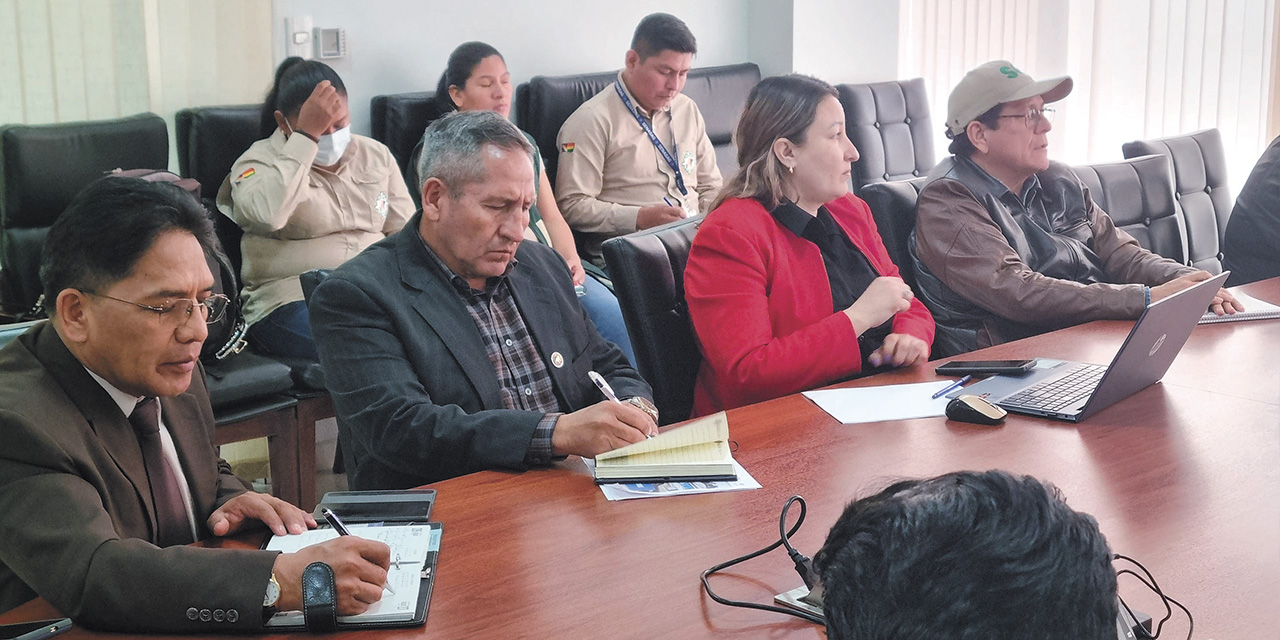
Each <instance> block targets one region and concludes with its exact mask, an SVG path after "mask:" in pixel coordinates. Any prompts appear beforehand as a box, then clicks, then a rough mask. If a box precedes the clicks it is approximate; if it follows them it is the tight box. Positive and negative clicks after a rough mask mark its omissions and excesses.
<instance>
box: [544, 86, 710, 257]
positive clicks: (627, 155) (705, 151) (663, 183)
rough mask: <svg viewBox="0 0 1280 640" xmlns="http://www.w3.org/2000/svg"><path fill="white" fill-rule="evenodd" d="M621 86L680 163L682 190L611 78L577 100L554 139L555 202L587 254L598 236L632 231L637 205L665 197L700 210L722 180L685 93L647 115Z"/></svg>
mask: <svg viewBox="0 0 1280 640" xmlns="http://www.w3.org/2000/svg"><path fill="white" fill-rule="evenodd" d="M618 81H619V82H620V83H622V74H621V73H619V74H618ZM622 87H623V90H624V91H626V92H627V97H628V98H630V99H631V104H632V105H634V106H635V107H636V110H637V111H638V112H639V113H640V115H641V116H644V117H646V118H649V119H650V122H651V123H652V125H653V132H654V133H655V134H657V136H658V139H659V140H661V141H662V143H663V144H664V145H666V146H667V151H670V152H671V155H672V156H673V157H674V158H675V159H676V162H677V163H679V165H680V170H681V172H682V173H683V174H684V184H685V187H686V188H687V189H688V190H689V193H688V195H687V196H685V195H681V193H680V190H679V189H678V188H676V178H675V172H673V171H672V170H671V167H670V165H668V164H667V162H666V160H664V159H663V158H662V154H661V153H659V152H658V149H657V148H656V147H654V146H653V142H652V141H651V140H649V136H648V134H646V133H645V132H644V130H643V129H641V128H640V123H638V122H636V119H635V116H632V115H631V112H630V111H628V110H627V106H626V105H625V104H623V102H622V99H621V98H619V97H618V93H617V91H616V90H614V88H613V85H612V84H610V85H609V86H608V87H606V88H605V89H604V90H603V91H601V92H600V93H597V94H596V95H595V96H593V97H592V98H591V99H590V100H587V101H586V102H584V103H582V106H580V107H578V109H577V111H574V112H573V114H572V115H570V116H569V119H568V120H566V121H565V123H564V126H562V127H561V128H560V135H559V136H558V137H557V138H556V147H557V151H558V152H559V154H560V161H559V164H558V166H557V169H556V171H557V173H556V202H557V203H558V204H559V205H560V211H561V212H562V213H563V214H564V219H565V220H566V221H567V222H568V223H569V226H570V227H571V228H572V229H573V230H574V231H575V232H577V234H578V235H579V236H580V237H581V238H582V240H583V248H584V249H586V251H587V254H588V257H591V258H596V257H598V256H599V255H600V243H601V242H602V241H604V240H605V239H608V238H612V237H614V236H619V235H625V234H628V233H632V232H634V231H636V214H637V213H638V212H639V211H640V207H647V206H651V205H655V204H663V201H662V198H663V197H664V196H665V197H667V198H669V199H670V200H671V201H672V202H674V203H675V204H676V206H679V207H683V208H684V209H686V210H687V211H690V212H691V213H706V212H707V209H708V207H710V206H711V201H712V200H714V199H715V197H716V194H717V192H719V190H720V184H721V182H722V180H721V178H720V170H719V169H718V168H716V154H715V149H714V148H713V147H712V146H711V140H710V138H708V137H707V124H706V122H705V121H703V119H702V113H701V112H699V111H698V105H696V104H694V102H693V100H692V99H691V98H689V97H688V96H686V95H684V94H679V95H677V96H676V97H675V99H674V100H672V101H671V104H669V105H668V106H667V107H665V108H663V109H662V110H660V111H658V112H656V113H649V112H647V111H645V110H644V108H643V107H641V106H640V104H639V102H637V101H636V99H635V96H633V95H631V92H630V91H629V90H628V89H627V87H626V83H622Z"/></svg>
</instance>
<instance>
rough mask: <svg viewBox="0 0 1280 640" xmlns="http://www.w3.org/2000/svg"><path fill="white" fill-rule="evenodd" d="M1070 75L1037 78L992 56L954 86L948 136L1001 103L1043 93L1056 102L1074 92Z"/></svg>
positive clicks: (958, 131) (958, 133)
mask: <svg viewBox="0 0 1280 640" xmlns="http://www.w3.org/2000/svg"><path fill="white" fill-rule="evenodd" d="M1072 86H1073V83H1072V81H1071V77H1070V76H1061V77H1057V78H1050V79H1048V80H1041V81H1039V82H1036V81H1035V80H1034V79H1033V78H1032V77H1031V76H1029V75H1027V74H1025V73H1023V72H1021V71H1019V70H1018V68H1017V67H1015V66H1013V63H1012V62H1009V61H1008V60H992V61H991V62H987V63H984V64H982V65H981V66H979V67H977V68H976V69H974V70H972V71H970V72H969V73H966V74H965V76H964V78H963V79H962V80H960V84H957V85H956V88H955V89H952V90H951V97H950V98H949V99H948V100H947V136H948V137H955V136H958V135H960V134H962V133H964V130H965V128H966V127H968V126H969V123H970V122H973V121H974V120H977V119H978V116H980V115H982V114H984V113H986V112H987V111H990V110H991V109H992V108H993V107H995V106H996V105H998V104H1003V103H1005V102H1016V101H1018V100H1025V99H1027V98H1030V97H1032V96H1044V101H1045V102H1046V103H1048V102H1057V101H1058V100H1061V99H1063V98H1065V97H1067V94H1069V93H1071V87H1072Z"/></svg>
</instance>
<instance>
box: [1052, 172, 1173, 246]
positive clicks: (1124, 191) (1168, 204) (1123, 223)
mask: <svg viewBox="0 0 1280 640" xmlns="http://www.w3.org/2000/svg"><path fill="white" fill-rule="evenodd" d="M1072 170H1073V171H1075V173H1076V175H1077V176H1078V177H1079V178H1080V181H1081V182H1083V183H1084V185H1085V186H1086V187H1088V188H1089V194H1090V195H1091V196H1092V197H1093V202H1094V204H1096V205H1097V206H1099V207H1101V208H1102V210H1103V211H1106V212H1107V215H1109V216H1111V220H1112V222H1114V223H1115V225H1116V226H1117V227H1119V228H1121V229H1124V230H1125V231H1126V232H1128V233H1129V235H1131V236H1133V237H1134V239H1135V240H1137V241H1138V244H1140V245H1142V247H1143V248H1145V249H1147V250H1148V251H1151V252H1152V253H1156V254H1159V255H1162V256H1164V257H1166V258H1169V259H1170V260H1175V261H1177V262H1180V263H1183V264H1186V262H1187V257H1186V256H1187V231H1186V228H1185V227H1184V226H1183V220H1182V216H1180V215H1178V209H1177V207H1176V206H1175V203H1174V194H1173V193H1174V192H1173V178H1172V174H1170V173H1169V159H1168V158H1167V157H1165V156H1161V155H1151V156H1142V157H1138V158H1130V159H1128V160H1121V161H1118V162H1103V163H1099V164H1090V165H1082V166H1078V167H1072Z"/></svg>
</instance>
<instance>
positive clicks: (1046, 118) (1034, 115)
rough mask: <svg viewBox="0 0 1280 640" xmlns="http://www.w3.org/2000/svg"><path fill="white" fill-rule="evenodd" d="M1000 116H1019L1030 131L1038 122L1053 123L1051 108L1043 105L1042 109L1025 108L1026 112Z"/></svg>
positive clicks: (1035, 127)
mask: <svg viewBox="0 0 1280 640" xmlns="http://www.w3.org/2000/svg"><path fill="white" fill-rule="evenodd" d="M1000 117H1001V118H1021V119H1022V120H1023V121H1025V122H1026V123H1027V128H1028V129H1031V130H1032V131H1034V130H1036V129H1037V128H1039V127H1040V123H1042V122H1043V123H1045V124H1052V123H1053V109H1052V108H1050V107H1045V108H1043V109H1027V112H1026V113H1022V114H1018V115H1008V116H1000Z"/></svg>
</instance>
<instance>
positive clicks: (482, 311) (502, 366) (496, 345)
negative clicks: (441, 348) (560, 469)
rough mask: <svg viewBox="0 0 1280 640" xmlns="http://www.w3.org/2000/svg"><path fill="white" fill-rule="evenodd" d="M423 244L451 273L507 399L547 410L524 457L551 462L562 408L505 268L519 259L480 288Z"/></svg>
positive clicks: (520, 406)
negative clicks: (476, 287)
mask: <svg viewBox="0 0 1280 640" xmlns="http://www.w3.org/2000/svg"><path fill="white" fill-rule="evenodd" d="M422 246H423V247H424V248H426V250H427V254H428V255H430V256H431V258H432V259H433V260H434V261H435V263H436V265H437V266H439V267H440V269H441V270H442V271H443V273H444V274H445V276H446V277H447V278H448V279H449V283H450V284H452V285H453V288H454V290H455V291H456V292H457V293H458V296H459V297H461V298H462V302H463V304H464V305H465V306H466V308H467V313H469V314H471V319H472V320H473V321H475V323H476V328H477V329H479V330H480V337H481V338H482V339H483V340H484V349H485V352H486V354H487V355H488V356H489V363H490V364H492V365H493V370H494V372H495V373H497V374H498V386H499V388H500V389H501V393H502V403H503V405H505V406H506V408H508V409H515V410H523V411H539V412H542V413H545V414H546V415H544V416H543V417H542V419H541V420H539V421H538V426H537V427H536V428H535V429H534V431H533V439H532V440H531V441H530V442H529V449H528V450H527V451H526V452H525V454H524V461H525V463H526V464H531V465H532V464H547V463H548V462H550V461H551V460H552V459H553V458H554V456H555V454H554V452H553V451H552V448H551V433H552V431H553V430H554V429H555V425H556V420H558V419H559V418H560V416H561V415H563V411H562V409H561V407H560V401H559V400H558V399H556V394H555V388H554V387H553V386H552V383H551V375H550V374H549V373H547V365H546V363H544V362H543V361H542V355H541V354H539V353H538V349H537V347H535V346H534V344H533V337H532V336H531V335H529V328H528V327H527V326H525V323H524V318H522V317H521V316H520V310H519V309H518V308H517V307H516V301H515V298H514V297H513V296H512V295H511V287H510V286H509V285H508V283H507V274H509V273H511V269H512V268H514V267H515V265H516V261H515V259H512V260H511V263H510V264H508V265H507V270H506V271H505V272H503V274H502V275H500V276H495V277H492V278H489V279H488V280H487V281H486V282H485V288H484V290H483V291H481V290H479V289H473V288H472V287H471V285H470V284H468V283H467V281H466V280H464V279H463V278H462V277H461V276H459V275H458V274H456V273H454V272H453V270H452V269H450V268H449V266H448V265H446V264H445V263H444V261H443V260H441V259H440V257H439V256H437V255H436V253H435V251H432V250H431V247H430V246H428V245H427V243H426V242H423V243H422Z"/></svg>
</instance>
